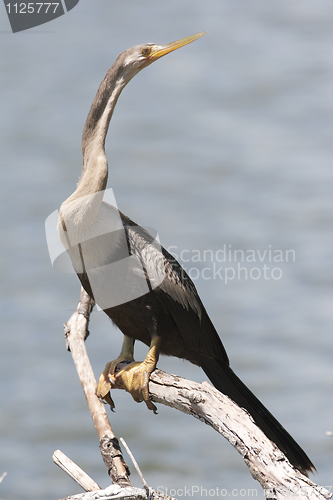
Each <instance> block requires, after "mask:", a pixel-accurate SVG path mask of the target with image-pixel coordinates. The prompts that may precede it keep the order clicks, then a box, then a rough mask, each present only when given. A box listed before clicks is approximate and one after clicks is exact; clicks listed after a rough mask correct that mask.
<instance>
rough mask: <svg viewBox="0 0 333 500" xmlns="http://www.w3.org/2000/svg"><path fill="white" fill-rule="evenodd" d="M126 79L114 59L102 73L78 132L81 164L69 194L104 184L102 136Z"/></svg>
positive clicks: (105, 169)
mask: <svg viewBox="0 0 333 500" xmlns="http://www.w3.org/2000/svg"><path fill="white" fill-rule="evenodd" d="M127 83H128V81H126V79H125V78H124V76H123V75H122V74H121V67H120V66H119V64H118V59H117V61H116V62H115V63H114V64H113V66H112V67H111V69H110V70H109V71H108V73H107V74H106V76H105V78H104V80H103V81H102V83H101V84H100V86H99V89H98V91H97V94H96V96H95V99H94V101H93V103H92V105H91V108H90V111H89V114H88V117H87V120H86V123H85V125H84V129H83V134H82V143H81V148H82V156H83V168H82V175H81V178H80V181H79V183H78V187H77V189H76V191H75V193H73V195H72V196H74V195H75V197H78V196H79V197H82V196H85V195H88V194H92V193H97V192H99V191H103V190H105V188H106V184H107V177H108V164H107V159H106V155H105V139H106V135H107V132H108V128H109V124H110V120H111V117H112V114H113V110H114V108H115V106H116V104H117V101H118V98H119V95H120V93H121V91H122V90H123V88H124V87H125V85H126V84H127Z"/></svg>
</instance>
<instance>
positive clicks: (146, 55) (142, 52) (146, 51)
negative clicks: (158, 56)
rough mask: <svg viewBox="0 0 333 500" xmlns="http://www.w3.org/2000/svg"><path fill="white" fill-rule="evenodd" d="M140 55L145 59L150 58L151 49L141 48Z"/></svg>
mask: <svg viewBox="0 0 333 500" xmlns="http://www.w3.org/2000/svg"><path fill="white" fill-rule="evenodd" d="M141 54H142V55H143V56H145V57H148V56H150V54H151V47H143V49H142V50H141Z"/></svg>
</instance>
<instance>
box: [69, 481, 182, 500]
mask: <svg viewBox="0 0 333 500" xmlns="http://www.w3.org/2000/svg"><path fill="white" fill-rule="evenodd" d="M150 499H151V500H175V499H174V498H172V497H168V496H167V495H164V493H161V492H159V491H155V490H151V496H150ZM61 500H148V497H147V495H146V492H145V490H144V489H141V488H134V487H133V486H126V487H124V488H121V487H120V486H118V485H117V484H112V485H111V486H108V487H107V488H105V490H99V491H93V492H89V493H81V494H79V495H73V496H70V497H66V498H62V499H61Z"/></svg>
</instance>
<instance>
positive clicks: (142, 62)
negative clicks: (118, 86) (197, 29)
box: [118, 32, 206, 80]
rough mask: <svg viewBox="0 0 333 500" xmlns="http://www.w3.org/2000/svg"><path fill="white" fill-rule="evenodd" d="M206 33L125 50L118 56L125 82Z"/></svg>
mask: <svg viewBox="0 0 333 500" xmlns="http://www.w3.org/2000/svg"><path fill="white" fill-rule="evenodd" d="M205 33H206V32H203V33H198V34H197V35H193V36H189V37H186V38H182V39H181V40H177V41H176V42H171V43H168V44H167V45H156V44H155V43H145V44H141V45H136V46H135V47H132V48H131V49H128V50H125V52H123V53H122V54H120V56H119V58H118V59H120V60H121V64H122V70H123V72H124V73H125V75H126V80H130V79H131V78H133V76H135V75H136V74H137V73H138V72H139V71H141V69H143V68H145V67H146V66H149V64H151V63H153V62H154V61H157V59H160V58H161V57H163V56H165V55H166V54H169V53H170V52H173V51H174V50H176V49H179V48H180V47H183V46H184V45H187V44H188V43H191V42H194V40H197V39H198V38H200V37H201V36H203V35H204V34H205Z"/></svg>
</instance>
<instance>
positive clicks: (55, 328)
mask: <svg viewBox="0 0 333 500" xmlns="http://www.w3.org/2000/svg"><path fill="white" fill-rule="evenodd" d="M2 9H3V10H2V11H1V16H0V53H1V59H0V65H1V69H0V78H1V118H0V127H1V133H0V142H1V156H2V159H1V183H0V203H1V235H2V236H1V290H2V295H1V301H0V306H1V310H2V314H1V338H0V401H1V403H0V475H1V474H2V472H3V471H7V473H8V475H7V477H6V478H5V480H4V481H3V483H2V484H1V485H0V498H1V499H3V500H18V499H22V500H23V499H32V498H33V499H35V500H37V499H43V500H51V499H52V500H54V499H57V498H60V497H64V496H66V495H70V494H74V493H78V492H80V488H79V487H78V486H77V485H76V484H75V483H74V482H73V481H72V480H71V479H70V478H69V477H67V476H66V475H65V474H64V473H63V472H62V471H60V469H58V468H57V467H56V466H55V465H54V464H53V463H52V458H51V457H52V453H53V451H54V450H55V449H58V448H60V449H61V450H62V451H63V452H64V453H66V454H67V455H68V456H69V457H70V458H72V459H73V460H74V461H75V462H77V463H78V465H80V466H81V467H82V468H83V469H84V470H85V471H86V472H87V473H88V474H89V475H91V476H92V477H93V478H94V479H95V480H96V481H97V482H99V483H100V485H101V486H103V487H105V486H106V485H107V484H108V483H109V481H108V477H107V475H106V473H105V467H104V465H103V463H102V461H101V458H100V454H99V450H98V442H97V436H96V433H95V430H94V428H93V424H92V421H91V419H90V415H89V413H88V410H87V407H86V403H85V399H84V396H83V393H82V390H81V386H80V383H79V381H78V378H77V375H76V372H75V369H74V366H73V362H72V359H71V356H70V354H68V353H67V352H66V351H65V342H64V337H63V326H62V325H63V323H64V322H65V321H66V320H67V319H68V318H69V316H70V315H71V313H72V312H73V311H74V309H75V308H76V304H77V300H78V297H79V290H80V287H79V282H78V280H77V278H76V277H75V275H73V274H61V273H57V272H56V271H54V270H53V269H52V267H51V264H50V260H49V256H48V252H47V247H46V241H45V234H44V221H45V219H46V217H47V216H48V215H49V214H50V213H51V212H53V211H54V210H55V209H57V208H58V207H59V205H60V203H61V202H62V201H63V200H64V199H65V198H67V197H68V196H69V195H70V194H71V193H72V192H73V190H74V188H75V185H76V182H77V179H78V176H79V174H80V168H81V157H80V136H81V133H82V128H83V124H84V121H85V118H86V115H87V113H88V110H89V107H90V104H91V102H92V100H93V97H94V95H95V92H96V90H97V88H98V85H99V83H100V81H101V80H102V78H103V77H104V75H105V73H106V71H107V70H108V68H109V67H110V66H111V64H112V63H113V61H114V60H115V58H116V57H117V55H118V54H119V53H120V52H121V51H123V50H125V49H127V48H129V47H131V46H133V45H136V44H138V43H143V42H148V41H152V42H156V43H162V44H163V43H167V42H170V41H173V40H175V39H178V38H182V37H184V36H188V35H191V34H194V33H198V32H201V31H204V30H207V31H208V34H207V35H206V36H205V37H203V38H201V39H200V40H198V41H196V42H195V43H193V44H191V45H189V46H187V47H185V48H182V49H181V50H179V51H177V52H175V53H173V54H172V55H169V56H167V57H165V58H163V59H162V60H161V61H159V62H157V63H156V64H154V65H152V66H150V67H149V68H148V69H146V70H144V71H143V72H141V73H140V74H139V75H138V76H136V77H135V78H134V80H133V81H132V82H131V83H130V84H129V86H128V87H127V88H126V89H125V91H124V93H123V95H122V96H121V98H120V100H119V102H118V105H117V109H116V111H115V114H114V118H113V121H112V122H111V126H110V131H109V137H108V140H107V155H108V158H109V166H110V175H109V187H112V188H113V190H114V193H115V196H116V199H117V202H118V206H119V208H120V209H121V210H122V211H123V212H125V213H126V214H127V215H128V216H130V217H131V218H132V219H133V220H135V221H136V222H138V223H140V224H142V225H146V226H150V227H154V228H156V229H157V230H158V233H159V236H160V239H161V242H162V244H163V245H164V246H165V247H167V248H170V250H171V252H172V253H174V254H177V256H178V258H179V260H180V261H181V263H182V264H183V265H184V266H185V267H186V268H187V270H188V271H190V273H191V276H192V277H193V279H194V281H195V284H196V286H197V288H198V291H199V293H200V295H201V298H202V300H203V302H204V304H205V306H206V308H207V310H208V312H209V314H210V316H211V318H212V320H213V322H214V324H215V325H216V328H217V330H218V331H219V333H220V335H221V338H222V339H223V342H224V345H225V347H226V349H227V352H228V354H229V357H230V360H231V365H232V367H233V368H234V370H235V371H236V373H237V374H238V375H239V376H240V377H241V378H242V379H243V380H244V381H245V382H246V383H247V385H249V386H250V387H251V389H252V390H253V391H254V392H255V393H256V394H257V396H258V397H259V398H260V399H261V400H262V401H263V402H264V403H265V404H266V405H267V406H268V408H269V409H270V410H271V411H272V413H273V414H274V415H275V416H276V417H277V418H278V419H279V420H280V421H281V423H283V425H284V426H285V427H286V428H287V429H288V430H289V432H290V433H291V434H292V435H293V436H294V437H295V439H296V440H297V441H298V442H299V443H300V444H301V445H302V446H303V447H304V449H305V450H306V452H307V453H308V454H309V456H310V457H311V459H312V460H313V462H314V464H315V465H316V467H317V469H318V475H316V476H315V478H314V480H315V481H317V482H318V483H319V484H321V485H325V486H328V485H332V473H331V471H332V447H333V441H332V438H329V437H328V436H326V435H325V433H326V431H328V430H331V431H333V424H332V328H331V326H332V322H331V319H332V304H331V302H330V298H331V297H330V294H331V288H330V287H331V278H332V272H331V263H332V254H331V250H332V244H331V243H332V242H331V231H330V229H331V226H332V211H331V208H332V207H331V198H332V194H331V193H332V100H331V90H332V54H331V49H332V3H331V2H330V1H328V0H316V2H313V1H310V0H304V1H302V2H300V1H298V0H277V1H275V2H267V1H266V0H237V1H234V0H205V2H201V1H198V0H183V1H182V2H179V1H177V0H167V1H164V2H152V1H148V0H142V1H140V2H136V1H134V0H124V1H122V2H116V1H112V0H108V1H104V2H101V1H99V2H94V1H89V2H88V1H83V0H82V1H81V2H80V3H79V4H78V6H77V7H75V9H73V10H72V11H71V12H70V13H68V14H66V15H65V16H62V17H61V18H59V19H57V20H55V21H53V22H51V23H49V24H46V25H43V26H40V27H38V28H35V29H33V30H29V31H27V32H22V33H17V34H15V35H13V34H12V33H11V32H10V28H9V22H8V20H7V18H6V13H5V9H4V7H2ZM224 245H225V247H224ZM224 249H226V250H229V249H231V250H243V251H244V252H245V253H244V255H249V253H246V252H248V251H249V250H254V251H255V252H256V261H255V262H250V263H249V262H248V263H246V264H244V265H243V264H242V263H241V265H242V266H243V267H244V266H246V267H247V269H248V273H250V271H252V277H251V276H250V274H248V279H245V271H243V272H241V274H240V279H238V270H237V266H238V263H239V262H240V256H241V253H240V252H239V253H238V254H237V255H238V260H237V261H236V262H235V261H234V259H233V257H232V258H231V261H230V260H229V259H228V260H227V262H219V259H220V260H221V259H222V256H223V254H222V253H221V251H222V250H224ZM194 250H196V252H193V251H194ZM204 250H209V251H210V252H206V254H204ZM265 250H266V251H267V252H266V254H265V257H264V258H263V262H260V258H259V256H258V253H257V251H259V252H260V255H261V257H263V255H264V253H263V252H265ZM269 250H271V252H272V254H271V255H272V257H271V260H269V255H270V254H269V252H268V251H269ZM274 250H280V251H281V253H273V252H274ZM287 250H292V251H293V252H291V253H289V254H288V255H289V261H288V262H282V261H280V262H274V261H273V255H274V256H277V255H280V258H281V255H282V258H283V260H284V261H285V260H286V255H287V254H286V251H287ZM182 251H183V253H182V258H181V252H182ZM219 251H220V252H219ZM231 255H233V254H231ZM212 256H213V257H212ZM204 257H205V258H206V261H204V260H205V259H204ZM212 259H213V261H212ZM264 265H266V266H267V267H268V268H269V271H268V270H266V271H265V272H266V277H265V276H264V271H263V266H264ZM214 266H215V268H214ZM226 267H229V268H231V269H234V270H235V276H234V279H230V280H229V281H228V282H227V283H226V280H225V268H226ZM220 268H221V271H220V272H218V271H219V270H220ZM253 268H257V269H258V270H257V271H253ZM273 268H278V269H279V270H278V271H276V270H275V271H274V272H273V275H271V272H272V269H273ZM214 269H215V277H214ZM259 272H260V275H259ZM227 275H228V276H230V277H231V276H232V271H227ZM274 278H275V279H274ZM90 331H91V335H90V337H89V339H88V340H87V347H88V351H89V355H90V357H91V362H92V365H93V368H94V371H95V374H96V376H98V375H99V374H100V372H101V371H102V370H103V368H104V365H105V363H106V362H107V361H109V360H110V359H113V358H115V357H116V356H117V355H118V352H119V349H120V344H121V337H122V336H121V334H120V332H119V331H117V330H116V329H115V328H114V327H113V326H112V325H111V323H110V321H109V320H108V318H106V317H105V316H104V315H103V313H98V312H97V311H94V312H93V314H92V318H91V324H90ZM145 353H146V348H145V347H140V346H137V354H136V357H137V359H142V357H143V356H145ZM159 367H160V368H162V369H165V370H166V371H168V372H171V373H175V374H179V375H182V376H185V377H187V378H190V379H194V380H196V381H202V380H204V379H205V375H204V374H203V372H202V371H201V370H200V369H198V368H196V367H194V366H191V365H190V364H189V363H187V362H183V361H180V360H175V359H166V358H162V359H161V360H160V362H159ZM113 396H114V400H115V403H116V413H114V414H112V415H111V422H112V425H113V427H114V430H115V432H116V434H117V435H118V436H123V437H124V438H125V439H126V440H127V442H128V444H129V446H130V447H131V449H132V451H133V453H134V455H135V457H136V459H137V460H138V462H139V464H140V466H141V468H142V471H143V473H144V475H145V478H146V480H147V482H148V484H149V485H150V486H152V487H155V488H156V487H158V486H160V487H163V488H166V487H168V488H176V489H177V488H184V487H185V486H186V487H188V488H192V486H195V487H196V486H197V487H198V488H199V491H198V492H197V493H196V494H195V495H194V497H196V498H201V497H205V496H206V494H205V491H204V490H203V491H201V490H200V488H203V489H207V495H208V496H209V491H208V490H209V489H215V490H216V488H219V489H220V491H221V490H222V489H223V490H224V491H226V492H227V496H231V495H232V491H233V496H237V495H238V496H241V497H242V498H251V494H250V493H248V491H247V490H248V489H249V488H254V489H256V490H257V496H258V497H259V498H263V494H262V490H261V488H260V485H259V483H256V482H255V481H254V480H253V479H252V477H251V476H250V474H249V472H248V470H247V468H246V467H245V465H244V464H243V462H242V460H241V458H240V457H239V456H238V454H237V453H236V452H235V451H234V450H233V448H232V447H231V446H230V445H229V443H227V442H226V441H224V439H223V438H222V437H220V436H218V435H217V434H216V433H215V432H214V431H213V430H212V429H210V428H208V427H206V426H204V425H203V424H202V423H200V422H198V421H196V420H194V419H191V418H190V417H189V416H185V415H182V414H180V413H178V412H176V411H175V410H171V409H168V408H164V407H159V415H158V416H155V415H153V414H152V413H151V412H148V410H147V409H146V407H145V406H144V405H143V404H140V405H139V404H136V403H134V401H132V399H131V397H130V396H129V395H128V394H126V393H123V392H122V391H118V392H115V393H114V394H113ZM133 483H134V484H136V485H139V484H140V481H139V479H138V478H137V477H136V475H135V474H134V473H133ZM236 490H237V492H236ZM164 491H165V490H164ZM191 492H192V490H191ZM184 493H185V492H184ZM236 493H237V494H236ZM210 496H212V492H211V493H210Z"/></svg>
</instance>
